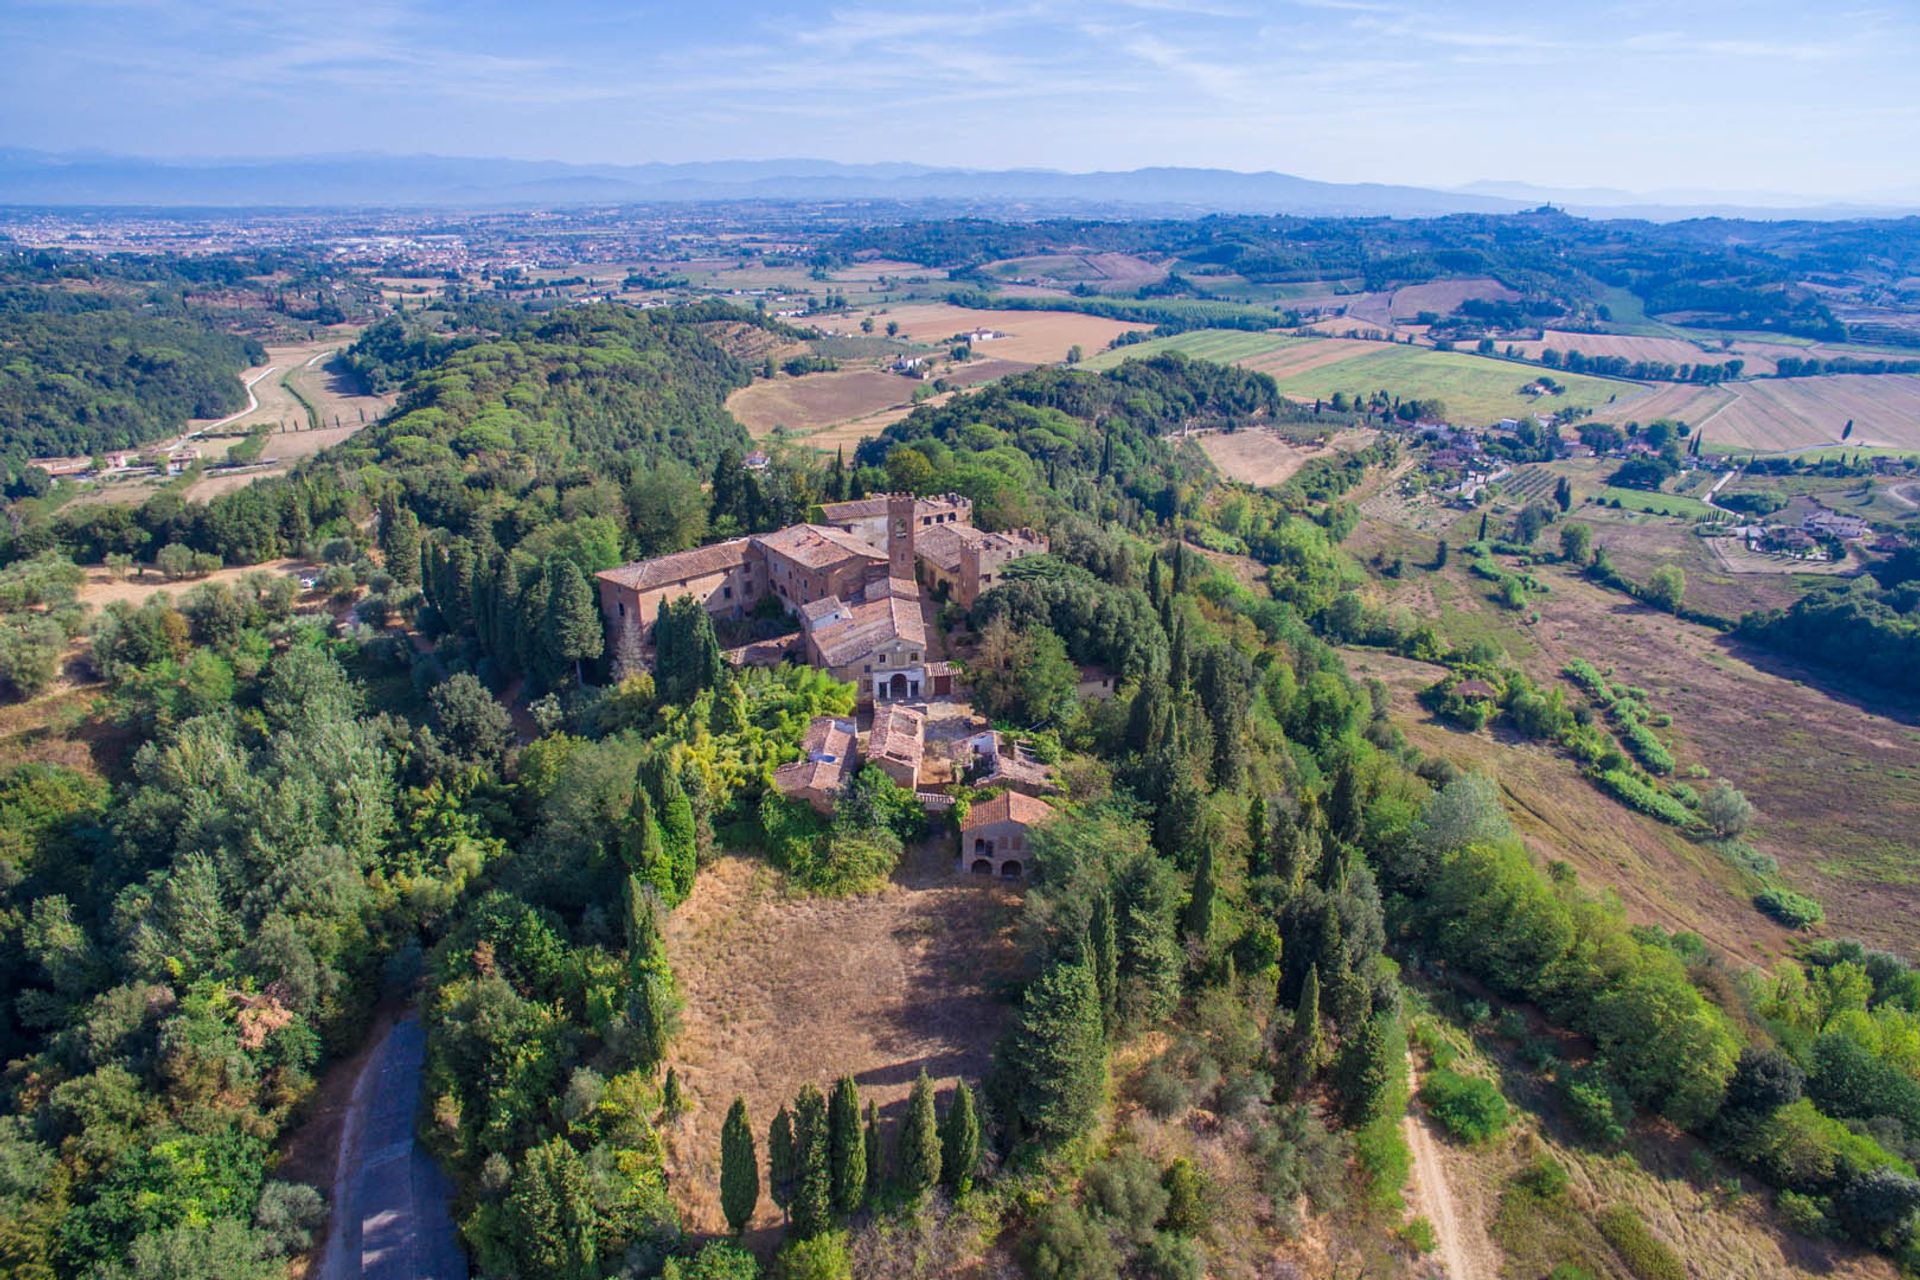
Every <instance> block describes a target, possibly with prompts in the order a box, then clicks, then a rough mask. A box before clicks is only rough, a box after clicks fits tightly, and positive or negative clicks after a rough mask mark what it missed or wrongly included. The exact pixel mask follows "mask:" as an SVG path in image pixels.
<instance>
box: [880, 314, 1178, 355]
mask: <svg viewBox="0 0 1920 1280" xmlns="http://www.w3.org/2000/svg"><path fill="white" fill-rule="evenodd" d="M890 320H891V321H897V322H898V323H899V325H900V329H901V333H902V336H906V337H911V338H912V339H913V340H914V341H916V342H926V343H934V344H939V343H944V342H946V341H947V340H948V339H949V338H951V337H953V335H954V334H956V333H967V332H970V331H972V330H974V329H997V330H999V331H1000V332H1001V333H1004V334H1005V335H1007V336H1006V337H1004V338H995V339H993V340H992V341H990V342H982V343H979V344H977V345H976V346H975V347H974V354H975V355H978V356H981V357H983V358H990V359H994V360H1017V361H1019V362H1021V363H1023V364H1053V363H1056V362H1058V361H1061V360H1065V359H1066V358H1067V351H1068V349H1069V348H1071V347H1074V346H1078V347H1079V348H1080V349H1081V350H1082V351H1083V352H1084V353H1086V354H1087V355H1092V354H1094V353H1095V352H1096V351H1104V350H1105V349H1106V347H1107V345H1108V344H1109V343H1111V342H1112V341H1113V340H1114V339H1115V338H1117V337H1119V336H1120V335H1121V334H1123V333H1130V332H1132V331H1133V330H1136V329H1147V328H1151V327H1152V326H1151V325H1141V324H1124V323H1122V322H1120V321H1118V320H1104V319H1101V318H1100V317H1099V316H1087V315H1081V314H1080V313H1079V312H1076V311H978V310H975V309H974V308H972V307H956V306H953V305H951V304H949V303H945V302H909V303H902V304H900V305H898V306H892V307H887V308H885V309H883V310H880V311H876V312H874V323H875V324H877V325H880V326H881V327H882V328H883V329H884V327H885V325H886V323H887V322H888V321H890Z"/></svg>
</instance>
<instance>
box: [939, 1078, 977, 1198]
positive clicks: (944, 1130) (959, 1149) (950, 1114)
mask: <svg viewBox="0 0 1920 1280" xmlns="http://www.w3.org/2000/svg"><path fill="white" fill-rule="evenodd" d="M979 1163H980V1119H979V1117H978V1116H977V1115H975V1114H974V1109H973V1090H971V1089H969V1088H967V1082H966V1081H965V1080H962V1081H960V1082H959V1083H958V1084H956V1085H955V1086H954V1087H953V1101H952V1102H950V1103H948V1104H947V1114H946V1115H945V1117H943V1118H942V1119H941V1121H940V1180H941V1181H942V1182H943V1183H945V1184H946V1186H947V1188H948V1189H949V1190H950V1191H952V1192H953V1194H955V1195H957V1196H962V1195H965V1194H966V1193H967V1191H968V1190H969V1189H970V1188H971V1187H972V1186H973V1171H974V1169H975V1168H976V1167H978V1165H979Z"/></svg>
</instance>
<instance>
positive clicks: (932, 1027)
mask: <svg viewBox="0 0 1920 1280" xmlns="http://www.w3.org/2000/svg"><path fill="white" fill-rule="evenodd" d="M952 865H953V864H952V855H951V853H950V850H949V846H948V842H947V841H944V840H940V841H935V842H932V844H931V845H929V846H922V847H921V848H919V849H917V850H915V851H913V852H912V853H911V854H910V855H909V863H908V865H907V866H906V867H905V868H903V869H902V871H901V872H900V873H899V874H898V875H897V876H896V877H895V879H894V882H893V883H892V884H890V885H889V886H888V887H887V888H886V889H884V890H883V891H881V892H880V893H878V894H875V895H873V896H870V897H864V898H851V899H822V898H788V897H785V896H783V895H782V892H781V888H780V885H781V877H780V876H779V875H778V873H776V872H774V871H773V870H771V869H770V868H769V867H768V866H767V865H766V864H765V863H763V862H761V861H759V860H758V859H754V858H748V857H744V856H740V855H731V854H730V855H727V856H724V857H722V858H720V859H719V860H718V861H716V862H715V863H714V864H713V865H712V866H710V867H707V868H706V869H704V870H703V871H701V873H700V878H699V882H698V884H697V885H696V886H695V888H694V892H693V896H692V897H691V898H690V899H688V901H687V902H686V903H685V904H684V905H683V906H681V907H680V909H679V910H677V911H676V912H674V914H673V916H672V918H671V920H670V921H669V924H668V929H667V947H668V951H669V952H670V954H671V956H672V960H673V968H674V972H675V973H676V974H677V975H678V976H679V980H680V984H681V989H682V991H683V993H684V995H685V997H686V1009H685V1012H684V1013H683V1015H682V1022H683V1027H682V1031H681V1034H680V1035H679V1037H678V1038H677V1039H676V1040H675V1041H674V1047H673V1053H672V1062H673V1065H674V1067H675V1069H676V1070H677V1071H678V1072H679V1073H680V1074H681V1075H682V1077H683V1078H684V1079H685V1081H686V1083H687V1087H688V1090H689V1092H690V1096H691V1098H692V1103H693V1105H692V1109H691V1110H690V1111H689V1112H688V1113H687V1115H685V1116H684V1117H682V1118H681V1119H680V1120H679V1121H678V1122H677V1123H676V1124H675V1125H674V1127H673V1129H672V1131H671V1132H670V1134H669V1135H668V1137H669V1147H670V1154H669V1163H668V1170H669V1176H670V1178H671V1180H672V1185H673V1188H674V1195H675V1199H676V1200H677V1201H678V1202H679V1204H680V1207H681V1210H682V1212H683V1214H684V1215H685V1216H686V1219H687V1223H688V1225H689V1226H690V1227H693V1228H694V1229H696V1230H718V1229H722V1228H723V1226H724V1223H723V1222H722V1219H721V1214H720V1210H719V1177H720V1174H719V1152H720V1122H721V1120H722V1119H723V1118H724V1116H725V1114H726V1110H727V1107H728V1106H729V1105H730V1104H731V1103H732V1101H733V1099H734V1098H735V1097H736V1096H740V1097H744V1098H745V1099H746V1100H747V1107H748V1111H749V1113H750V1114H751V1116H752V1119H753V1125H754V1130H755V1141H756V1143H757V1145H758V1149H759V1153H760V1157H761V1160H762V1162H763V1163H764V1161H765V1159H766V1131H767V1125H768V1124H769V1123H770V1122H771V1121H772V1119H773V1116H774V1113H775V1112H776V1111H777V1110H778V1109H779V1107H780V1106H781V1105H782V1104H783V1103H790V1102H791V1101H792V1099H793V1096H794V1094H795V1093H796V1092H797V1091H798V1090H799V1088H800V1086H801V1085H803V1084H806V1083H808V1082H812V1083H814V1084H817V1085H819V1086H820V1087H821V1088H822V1089H823V1090H825V1089H827V1088H829V1087H830V1086H831V1085H832V1083H833V1081H834V1080H835V1079H836V1078H837V1077H839V1076H841V1075H845V1074H849V1073H851V1074H852V1075H853V1077H854V1078H855V1079H856V1080H857V1081H858V1082H859V1084H860V1089H861V1093H862V1096H863V1098H871V1099H872V1100H874V1101H875V1102H876V1103H878V1104H879V1107H880V1110H881V1114H882V1117H883V1124H888V1123H889V1122H890V1121H892V1120H897V1118H898V1116H899V1114H900V1113H901V1112H902V1111H903V1110H904V1107H905V1104H906V1097H907V1093H908V1092H909V1090H911V1088H912V1087H913V1082H914V1079H915V1077H917V1076H918V1075H919V1074H920V1072H921V1071H922V1070H923V1069H924V1070H925V1071H926V1072H927V1074H928V1075H929V1076H931V1077H933V1079H934V1081H935V1083H936V1084H937V1085H938V1086H939V1088H940V1090H941V1093H942V1096H943V1098H944V1095H945V1093H946V1091H947V1090H948V1089H950V1088H951V1086H952V1084H953V1082H954V1080H955V1079H966V1080H969V1081H971V1082H974V1083H975V1084H977V1083H978V1081H979V1079H980V1077H981V1075H982V1074H983V1073H984V1071H985V1070H986V1067H987V1063H988V1055H989V1053H990V1051H991V1049H992V1045H993V1042H994V1040H995V1039H996V1038H997V1036H998V1035H999V1032H1000V1026H1001V1021H1002V1017H1003V1014H1004V1006H1003V1005H1002V1004H1001V1003H1000V1002H999V1000H998V998H997V996H998V992H999V989H1000V987H1001V986H1002V985H1003V984H1004V983H1006V982H1007V981H1009V980H1010V979H1012V978H1013V977H1015V976H1016V975H1017V972H1018V966H1019V959H1018V956H1017V953H1016V950H1015V948H1014V945H1013V942H1012V940H1011V938H1010V937H1009V934H1008V929H1009V924H1010V919H1011V915H1012V909H1013V906H1014V904H1015V903H1016V902H1017V895H1016V894H1015V892H1014V891H1013V890H1012V889H1010V888H1008V887H1006V886H1004V885H1000V884H996V883H992V882H982V881H979V880H975V879H972V878H970V877H963V876H956V875H954V874H953V871H952ZM943 1105H944V1103H943ZM889 1134H890V1130H889ZM778 1220H779V1210H778V1209H777V1208H775V1207H774V1205H773V1204H772V1203H771V1202H770V1201H769V1200H768V1199H766V1198H764V1197H763V1198H762V1200H761V1202H760V1211H759V1214H758V1215H757V1216H756V1218H755V1223H756V1225H758V1226H762V1227H765V1226H770V1225H771V1224H773V1223H775V1222H777V1221H778Z"/></svg>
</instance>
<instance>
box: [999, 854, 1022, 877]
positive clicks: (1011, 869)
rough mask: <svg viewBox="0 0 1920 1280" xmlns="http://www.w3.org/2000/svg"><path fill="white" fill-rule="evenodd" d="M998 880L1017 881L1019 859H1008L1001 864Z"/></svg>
mask: <svg viewBox="0 0 1920 1280" xmlns="http://www.w3.org/2000/svg"><path fill="white" fill-rule="evenodd" d="M1000 878H1001V879H1002V880H1018V879H1019V878H1020V861H1019V859H1017V858H1008V859H1007V860H1006V861H1005V862H1003V863H1001V864H1000Z"/></svg>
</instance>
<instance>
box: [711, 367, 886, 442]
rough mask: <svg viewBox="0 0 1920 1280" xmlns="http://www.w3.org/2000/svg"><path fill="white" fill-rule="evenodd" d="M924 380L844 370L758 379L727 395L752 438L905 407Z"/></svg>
mask: <svg viewBox="0 0 1920 1280" xmlns="http://www.w3.org/2000/svg"><path fill="white" fill-rule="evenodd" d="M921 385H922V384H921V383H919V382H916V381H915V380H913V379H912V378H903V377H901V376H900V375H899V374H897V373H882V372H881V371H880V370H878V369H840V370H836V371H834V372H832V373H810V374H807V375H805V376H804V377H799V378H785V377H782V378H773V379H770V380H765V381H762V380H760V379H757V378H756V379H755V380H754V382H753V384H752V385H751V386H746V387H742V388H741V389H740V390H738V391H736V392H734V393H733V394H732V395H730V396H728V397H727V409H728V410H729V411H730V412H731V413H732V414H733V416H734V417H736V418H738V419H739V420H740V423H741V425H743V426H744V427H746V429H747V430H748V432H749V433H751V434H752V435H753V436H754V438H756V439H758V438H760V437H762V436H767V435H771V434H772V433H773V430H774V428H775V427H785V428H786V429H787V430H789V431H796V432H808V431H814V430H817V429H819V428H821V427H828V426H832V425H833V424H835V423H839V422H846V421H848V420H850V419H854V418H865V417H868V416H870V415H872V414H875V413H879V412H881V411H882V410H886V409H894V408H900V407H903V406H907V405H909V404H910V402H911V401H912V399H913V392H914V389H915V388H917V387H919V386H921Z"/></svg>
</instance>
